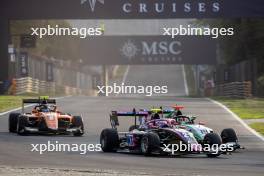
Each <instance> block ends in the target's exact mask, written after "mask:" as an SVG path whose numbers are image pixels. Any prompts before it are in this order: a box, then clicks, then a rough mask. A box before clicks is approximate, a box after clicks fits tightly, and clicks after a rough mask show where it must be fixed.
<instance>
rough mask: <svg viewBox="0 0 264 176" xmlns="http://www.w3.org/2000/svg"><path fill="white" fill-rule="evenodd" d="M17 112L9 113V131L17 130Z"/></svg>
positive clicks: (14, 131)
mask: <svg viewBox="0 0 264 176" xmlns="http://www.w3.org/2000/svg"><path fill="white" fill-rule="evenodd" d="M19 115H20V114H19V113H11V114H9V119H8V122H9V123H8V129H9V132H10V133H16V132H17V122H18V116H19Z"/></svg>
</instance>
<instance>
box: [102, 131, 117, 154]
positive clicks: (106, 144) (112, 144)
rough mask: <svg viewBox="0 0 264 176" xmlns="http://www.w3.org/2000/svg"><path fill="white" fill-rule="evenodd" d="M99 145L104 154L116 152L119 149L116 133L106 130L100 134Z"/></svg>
mask: <svg viewBox="0 0 264 176" xmlns="http://www.w3.org/2000/svg"><path fill="white" fill-rule="evenodd" d="M100 144H101V147H102V150H103V151H104V152H116V150H117V149H118V147H119V136H118V132H117V130H115V129H112V128H106V129H104V130H103V131H102V132H101V135H100Z"/></svg>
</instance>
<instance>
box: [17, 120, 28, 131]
mask: <svg viewBox="0 0 264 176" xmlns="http://www.w3.org/2000/svg"><path fill="white" fill-rule="evenodd" d="M27 126H28V119H27V116H24V115H21V116H19V117H18V123H17V134H19V135H26V134H27V133H28V131H27V130H26V128H25V127H27Z"/></svg>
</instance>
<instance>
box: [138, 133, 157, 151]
mask: <svg viewBox="0 0 264 176" xmlns="http://www.w3.org/2000/svg"><path fill="white" fill-rule="evenodd" d="M159 148H160V138H159V136H158V135H157V134H156V133H152V132H150V133H146V134H144V136H143V137H142V139H141V144H140V149H141V152H142V153H143V154H144V155H145V156H150V155H151V154H152V153H153V152H155V151H157V150H159Z"/></svg>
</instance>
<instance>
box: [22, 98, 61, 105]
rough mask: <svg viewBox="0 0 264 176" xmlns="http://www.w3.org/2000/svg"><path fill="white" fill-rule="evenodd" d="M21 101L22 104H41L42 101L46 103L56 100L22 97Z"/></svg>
mask: <svg viewBox="0 0 264 176" xmlns="http://www.w3.org/2000/svg"><path fill="white" fill-rule="evenodd" d="M22 102H23V103H24V104H31V103H32V104H34V103H38V104H41V103H43V102H45V103H47V104H56V100H55V99H23V100H22Z"/></svg>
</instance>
